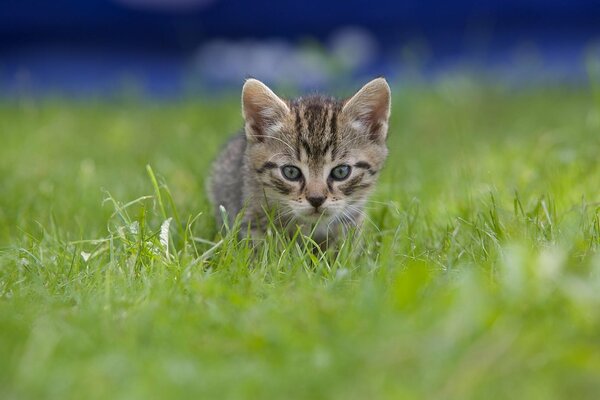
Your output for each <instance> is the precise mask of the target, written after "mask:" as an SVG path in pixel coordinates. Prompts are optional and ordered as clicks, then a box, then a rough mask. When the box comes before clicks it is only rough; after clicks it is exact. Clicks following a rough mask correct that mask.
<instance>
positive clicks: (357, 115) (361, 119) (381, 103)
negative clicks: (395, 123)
mask: <svg viewBox="0 0 600 400" xmlns="http://www.w3.org/2000/svg"><path fill="white" fill-rule="evenodd" d="M390 105H391V92H390V87H389V85H388V83H387V82H386V80H385V79H384V78H377V79H373V80H372V81H371V82H369V83H367V84H366V85H365V86H363V87H362V88H361V89H360V90H359V91H358V92H357V93H356V94H355V95H354V96H352V97H351V98H350V99H349V100H348V101H346V103H345V104H344V107H343V108H342V115H343V116H344V117H345V118H346V120H347V121H349V123H350V124H351V126H353V127H354V128H355V129H357V130H363V131H365V132H367V134H368V135H369V138H370V139H371V140H374V141H376V142H379V143H383V142H384V141H385V137H386V136H387V130H388V120H389V118H390Z"/></svg>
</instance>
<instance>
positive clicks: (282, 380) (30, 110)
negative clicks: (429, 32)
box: [0, 79, 600, 399]
mask: <svg viewBox="0 0 600 400" xmlns="http://www.w3.org/2000/svg"><path fill="white" fill-rule="evenodd" d="M351 89H354V88H349V92H348V93H341V94H349V93H350V92H351ZM394 92H395V96H394V101H393V112H392V121H391V130H390V133H389V139H388V140H389V146H390V157H389V159H388V162H387V164H386V168H385V170H384V172H383V175H382V176H381V180H380V182H379V185H378V187H377V191H376V193H375V195H374V196H373V198H372V200H373V201H372V202H370V203H369V206H368V214H369V217H370V221H369V223H368V224H367V226H366V229H365V232H364V235H365V240H364V241H363V242H362V243H363V244H362V247H360V248H352V243H350V242H349V241H348V242H347V243H343V244H342V246H341V250H340V251H339V254H337V255H335V254H325V255H320V254H313V253H312V252H311V251H309V250H307V246H303V245H301V244H296V243H293V244H292V243H289V242H286V241H285V240H282V238H281V237H279V236H278V235H277V233H276V232H273V233H272V234H271V235H270V236H269V237H268V238H267V240H266V243H265V245H264V246H262V247H261V248H260V249H259V250H258V251H256V252H253V251H252V250H251V249H250V246H249V244H248V243H247V242H246V241H238V240H236V239H235V232H231V231H230V232H227V231H223V232H219V231H218V230H217V227H216V225H215V222H214V217H213V215H212V214H211V207H210V205H209V204H208V200H207V197H206V192H205V190H204V183H205V179H206V176H207V171H208V169H209V165H210V163H211V161H212V159H213V157H215V156H216V154H217V152H218V150H219V148H220V146H221V145H222V143H223V142H224V141H225V140H226V139H227V136H228V135H229V134H230V133H233V132H235V131H236V130H238V129H239V127H240V126H241V117H240V110H239V100H238V95H237V94H236V95H232V96H226V97H223V98H219V99H213V100H208V99H199V98H189V99H185V100H177V101H159V100H145V99H142V98H138V97H128V96H124V97H116V98H114V99H103V100H91V99H90V100H81V99H61V98H45V99H30V98H22V99H18V100H17V99H10V100H7V99H5V100H2V101H0V138H1V140H2V142H1V146H0V398H2V399H25V398H31V399H43V398H57V399H71V398H72V399H138V398H139V399H151V398H206V399H237V398H240V399H258V398H276V399H295V398H302V399H370V398H373V399H386V398H389V399H398V398H428V399H434V398H435V399H465V398H481V399H490V398H523V399H537V398H539V399H553V398H573V399H584V398H590V399H591V398H597V397H598V394H599V393H600V253H599V247H600V162H599V161H598V160H599V155H600V140H599V138H600V137H599V133H600V94H599V93H595V92H594V91H592V90H591V89H589V88H586V87H583V86H582V87H579V88H573V87H537V88H526V89H523V88H521V89H515V88H512V89H510V88H506V87H500V86H494V85H487V84H482V83H477V82H475V81H472V80H469V79H446V80H440V81H439V82H437V83H431V84H427V85H415V86H408V87H397V88H394ZM232 229H233V230H235V228H234V227H232ZM308 247H309V246H308Z"/></svg>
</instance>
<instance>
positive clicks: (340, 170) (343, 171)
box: [331, 164, 350, 181]
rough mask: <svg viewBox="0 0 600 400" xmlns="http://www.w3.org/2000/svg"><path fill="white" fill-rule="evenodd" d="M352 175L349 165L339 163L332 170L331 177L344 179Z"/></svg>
mask: <svg viewBox="0 0 600 400" xmlns="http://www.w3.org/2000/svg"><path fill="white" fill-rule="evenodd" d="M349 175H350V166H349V165H345V164H344V165H338V166H337V167H335V168H334V169H332V170H331V177H332V178H333V179H334V180H336V181H343V180H344V179H346V178H347V177H348V176H349Z"/></svg>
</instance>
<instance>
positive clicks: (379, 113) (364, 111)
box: [242, 78, 390, 222]
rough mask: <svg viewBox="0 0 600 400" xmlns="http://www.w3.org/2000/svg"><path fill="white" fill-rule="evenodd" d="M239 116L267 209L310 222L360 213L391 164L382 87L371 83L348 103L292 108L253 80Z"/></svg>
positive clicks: (320, 101) (307, 101)
mask: <svg viewBox="0 0 600 400" xmlns="http://www.w3.org/2000/svg"><path fill="white" fill-rule="evenodd" d="M242 110H243V115H244V119H245V131H246V137H247V142H248V146H247V157H248V162H249V166H250V168H252V170H253V171H254V173H255V174H256V180H257V181H258V182H259V184H260V185H262V188H257V189H259V190H261V191H263V192H264V193H265V196H266V197H267V199H268V200H269V201H272V202H276V203H277V204H278V205H279V206H280V207H283V208H284V210H287V211H288V212H289V214H290V215H293V216H295V217H296V218H297V219H300V220H302V221H306V222H314V221H317V220H321V221H328V220H331V219H333V218H336V217H338V218H343V215H347V216H348V215H350V214H355V213H357V212H359V211H357V210H359V209H360V208H361V207H362V205H363V204H364V202H365V200H366V197H367V196H368V194H369V192H370V191H371V189H372V188H373V186H374V184H375V182H376V179H377V176H378V173H379V170H380V169H381V168H382V166H383V162H384V161H385V158H386V156H387V147H386V144H385V139H386V135H387V130H388V120H389V116H390V88H389V86H388V84H387V82H386V81H385V79H383V78H378V79H375V80H373V81H371V82H369V83H367V84H366V85H365V86H363V87H362V89H360V90H359V91H358V92H357V93H356V94H355V95H354V96H352V97H351V98H350V99H348V100H336V99H332V98H326V97H321V96H308V97H301V98H299V99H297V100H293V101H285V100H283V99H281V98H279V97H278V96H277V95H276V94H275V93H273V92H272V91H271V90H270V89H269V88H268V87H267V86H266V85H264V84H263V83H262V82H260V81H258V80H256V79H249V80H247V81H246V83H245V84H244V88H243V91H242Z"/></svg>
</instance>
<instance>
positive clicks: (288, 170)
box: [281, 165, 302, 181]
mask: <svg viewBox="0 0 600 400" xmlns="http://www.w3.org/2000/svg"><path fill="white" fill-rule="evenodd" d="M281 173H282V174H283V176H284V177H285V179H288V180H290V181H297V180H299V179H300V178H301V177H302V172H300V169H299V168H298V167H294V166H293V165H284V166H283V167H281Z"/></svg>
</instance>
